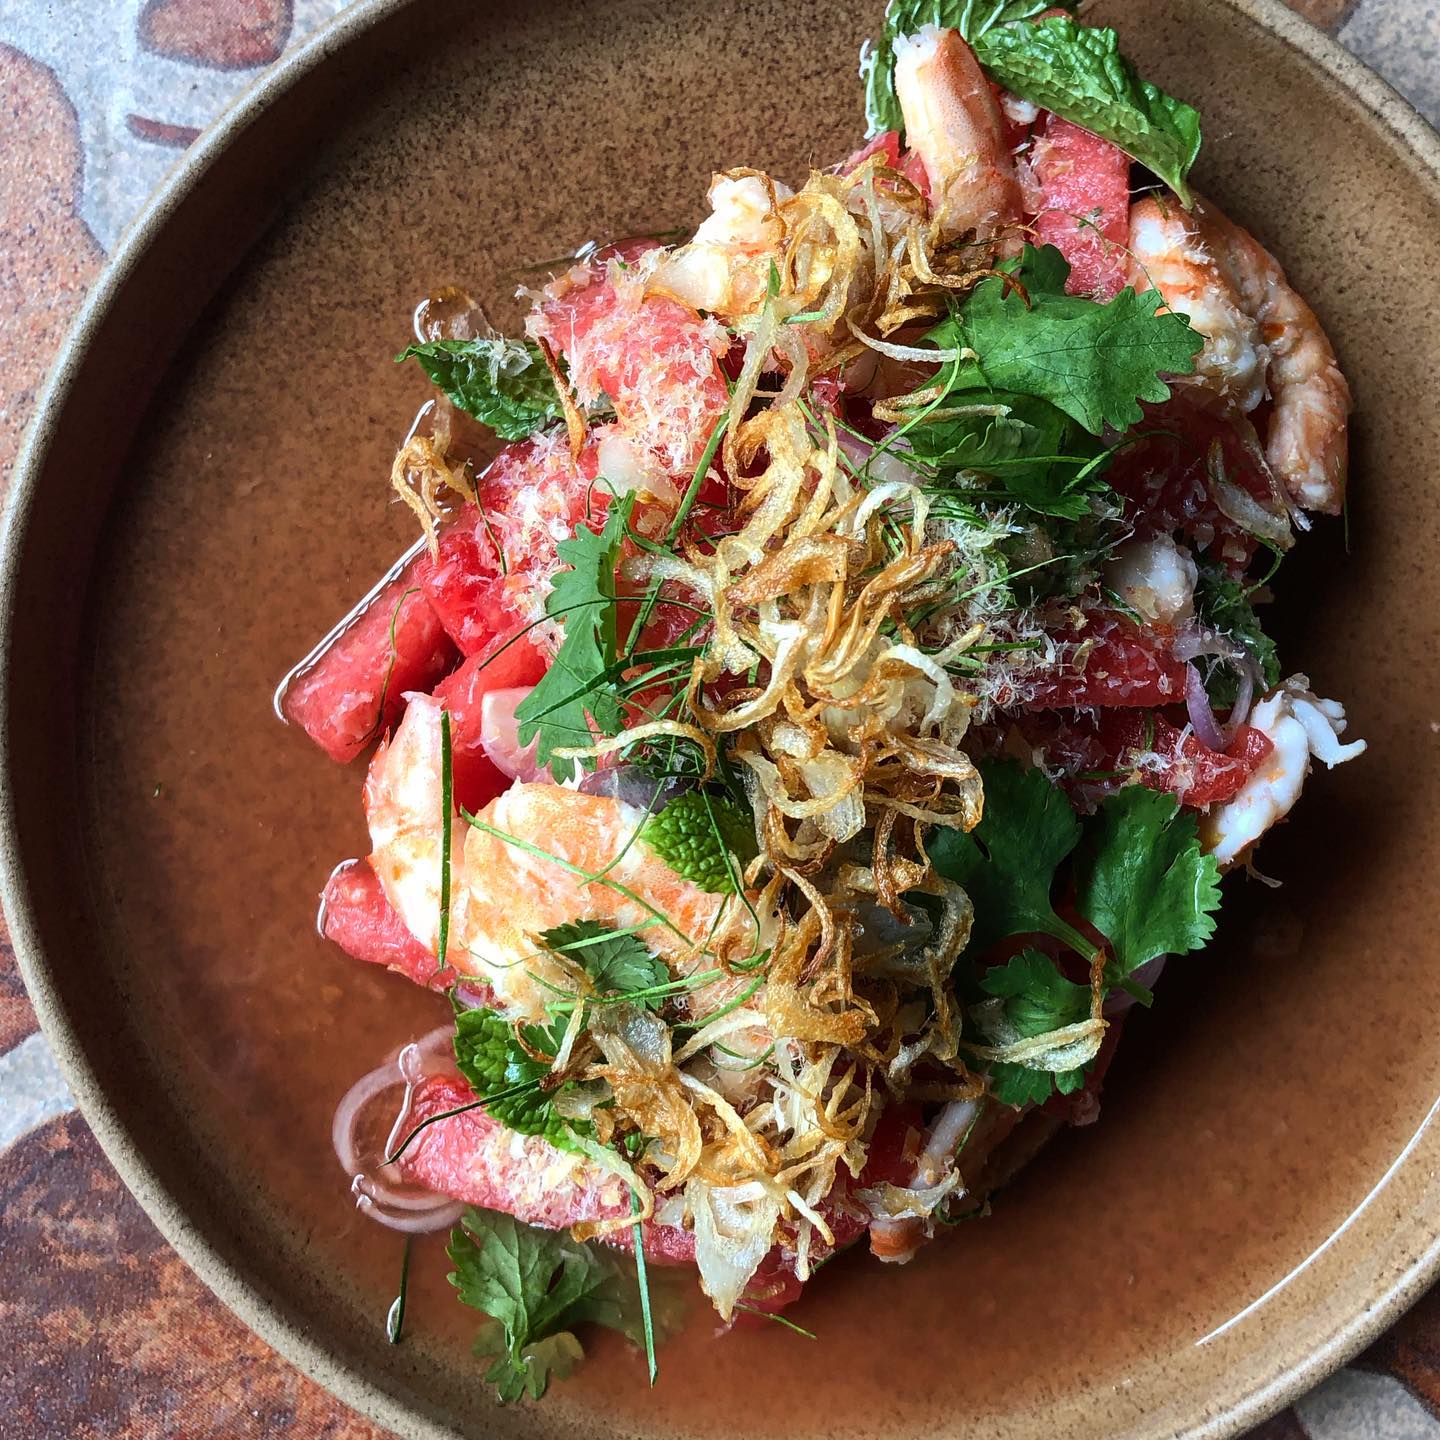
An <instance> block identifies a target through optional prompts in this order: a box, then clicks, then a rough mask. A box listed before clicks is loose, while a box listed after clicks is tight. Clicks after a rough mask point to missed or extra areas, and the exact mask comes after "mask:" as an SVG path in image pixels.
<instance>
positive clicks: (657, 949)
mask: <svg viewBox="0 0 1440 1440" xmlns="http://www.w3.org/2000/svg"><path fill="white" fill-rule="evenodd" d="M478 818H479V819H480V820H481V821H482V822H483V823H484V825H485V826H487V827H489V828H488V829H480V828H476V829H471V830H470V833H469V835H468V836H467V837H466V840H465V857H464V866H463V872H462V875H461V877H460V884H459V886H458V891H459V895H458V899H457V913H456V919H457V922H458V923H457V931H458V933H459V935H460V937H461V943H462V946H463V947H464V948H465V950H466V951H467V955H466V957H465V958H464V959H463V960H461V959H460V957H458V956H457V963H460V964H461V965H462V967H463V968H465V969H466V970H468V971H469V972H470V973H473V974H476V975H480V976H482V977H483V978H484V979H486V980H487V981H489V983H490V984H491V985H492V986H493V987H494V990H495V993H496V995H497V996H498V997H499V1000H500V1003H501V1005H502V1006H504V1007H506V1008H508V1009H510V1010H513V1011H517V1012H523V1013H525V1014H529V1015H533V1016H535V1017H537V1018H538V1017H540V1016H543V1014H544V1008H545V1003H546V1001H547V1000H550V999H553V998H554V995H555V992H556V988H557V987H558V988H560V989H562V990H569V989H573V988H574V987H573V983H572V982H571V981H570V980H568V979H567V977H566V976H565V974H564V972H563V970H562V969H561V968H560V966H559V964H558V962H556V960H555V958H554V957H553V956H549V955H543V956H537V955H536V944H535V938H534V937H535V936H536V935H538V934H540V933H541V932H542V931H545V930H550V929H553V928H554V927H555V926H557V925H565V924H568V923H569V922H571V921H574V920H599V921H603V922H604V923H605V924H606V925H609V926H612V927H614V928H615V929H622V930H628V929H636V930H638V931H639V932H640V935H641V938H642V939H643V941H644V943H645V945H646V947H647V948H648V949H650V950H651V951H653V952H654V953H655V954H656V955H658V956H659V957H660V958H661V959H662V960H665V961H667V962H668V963H669V964H670V966H671V968H672V970H686V969H692V968H695V966H694V965H693V964H692V963H691V962H692V961H694V960H696V959H698V957H699V952H700V950H701V949H702V947H703V946H704V945H705V943H706V941H707V938H708V937H709V936H710V934H711V932H712V930H713V929H714V927H715V924H716V919H717V916H718V914H719V911H720V909H721V905H722V903H723V898H724V897H721V896H719V895H712V894H708V893H707V892H706V891H704V890H701V889H700V888H699V886H697V885H694V884H692V883H691V882H690V881H688V880H685V879H682V878H681V877H680V876H679V875H677V874H676V873H675V871H674V870H672V869H671V868H670V866H669V865H667V864H666V863H665V862H664V861H663V860H662V859H660V857H659V856H658V855H657V854H656V853H655V852H654V851H653V850H651V848H650V847H649V845H647V844H646V843H645V842H644V841H643V840H638V839H635V840H632V837H633V836H634V834H635V832H636V831H637V830H638V829H639V828H640V826H641V825H642V824H643V823H644V820H645V813H644V811H642V810H639V809H637V808H636V807H635V806H633V805H627V804H625V803H624V802H622V801H619V800H613V799H611V798H609V797H608V796H604V795H585V794H582V793H580V792H579V791H575V790H569V789H565V788H563V787H561V786H557V785H513V786H511V788H510V789H509V790H507V791H506V792H505V793H504V794H503V795H501V796H500V797H499V798H498V799H496V800H493V801H491V803H490V804H489V805H487V806H486V807H485V809H484V810H483V811H482V812H481V813H480V816H479V817H478ZM492 830H493V831H499V832H501V833H502V834H504V835H506V836H510V837H512V838H511V839H502V838H500V836H499V835H496V834H493V833H491V831H492ZM517 841H518V842H519V843H516V842H517ZM539 852H544V853H539ZM551 857H553V858H551ZM617 857H618V860H617ZM600 872H604V874H603V878H601V879H598V880H591V879H589V878H588V877H589V876H591V875H597V874H599V873H600ZM732 908H733V907H732ZM546 981H548V982H549V984H548V986H547V984H546V983H545V982H546Z"/></svg>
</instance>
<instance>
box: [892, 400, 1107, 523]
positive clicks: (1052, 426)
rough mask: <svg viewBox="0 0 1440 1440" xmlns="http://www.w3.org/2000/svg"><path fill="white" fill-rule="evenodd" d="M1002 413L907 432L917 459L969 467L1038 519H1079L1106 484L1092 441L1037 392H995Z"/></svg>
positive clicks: (937, 422)
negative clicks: (1047, 516) (1033, 512)
mask: <svg viewBox="0 0 1440 1440" xmlns="http://www.w3.org/2000/svg"><path fill="white" fill-rule="evenodd" d="M987 399H988V400H989V401H990V402H991V403H993V404H996V405H1004V406H1005V407H1006V411H1007V413H1006V414H1004V415H955V416H948V417H946V418H943V419H940V420H927V421H925V422H923V423H921V424H918V425H916V426H914V427H913V428H912V429H911V430H910V432H909V435H908V438H909V441H910V446H911V449H912V450H913V451H914V453H915V454H916V456H918V457H919V458H920V459H921V460H924V461H926V462H927V463H928V464H930V465H933V466H934V467H935V468H936V469H937V470H939V471H947V470H948V471H954V470H966V471H970V472H973V473H975V474H977V475H986V476H990V477H992V478H993V479H995V480H997V481H999V483H1000V484H1001V485H1002V486H1003V487H1004V488H1005V489H1006V490H1008V491H1009V492H1010V494H1011V495H1013V496H1014V497H1015V499H1016V500H1018V501H1020V503H1021V504H1023V505H1025V506H1026V507H1027V508H1028V509H1030V510H1034V511H1036V512H1037V513H1039V514H1041V515H1053V516H1057V517H1059V518H1062V519H1068V520H1078V519H1080V518H1082V517H1083V516H1085V515H1086V514H1088V513H1089V511H1090V503H1089V497H1090V495H1092V494H1093V493H1095V492H1097V491H1103V490H1105V489H1106V488H1107V487H1106V485H1105V483H1104V481H1103V480H1102V479H1101V477H1100V467H1099V466H1098V465H1096V463H1095V461H1096V459H1097V457H1099V456H1100V455H1102V454H1103V453H1104V452H1103V448H1102V446H1101V445H1100V443H1099V442H1098V441H1097V440H1096V439H1095V437H1094V436H1092V435H1090V434H1088V433H1087V432H1086V431H1085V430H1084V429H1083V428H1082V427H1081V426H1079V425H1076V424H1075V422H1074V421H1073V420H1071V419H1070V417H1069V416H1068V415H1066V414H1064V413H1063V412H1062V411H1060V410H1057V409H1056V408H1055V406H1053V405H1051V404H1050V403H1049V402H1048V401H1045V400H1037V399H1036V398H1035V397H1034V396H1033V395H1015V394H1010V393H1008V392H1006V393H997V394H995V395H993V396H989V397H987Z"/></svg>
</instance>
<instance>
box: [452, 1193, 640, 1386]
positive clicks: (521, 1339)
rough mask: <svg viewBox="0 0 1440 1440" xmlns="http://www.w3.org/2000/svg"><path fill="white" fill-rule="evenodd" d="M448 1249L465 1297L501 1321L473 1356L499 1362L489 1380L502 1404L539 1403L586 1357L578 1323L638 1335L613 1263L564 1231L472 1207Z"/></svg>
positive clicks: (488, 1372) (484, 1333) (454, 1281)
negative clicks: (553, 1379)
mask: <svg viewBox="0 0 1440 1440" xmlns="http://www.w3.org/2000/svg"><path fill="white" fill-rule="evenodd" d="M447 1253H448V1254H449V1256H450V1262H451V1264H453V1265H454V1267H455V1269H454V1271H453V1272H452V1273H451V1275H450V1283H451V1284H452V1285H453V1286H454V1287H455V1288H456V1290H458V1291H459V1293H460V1299H461V1300H462V1301H464V1303H465V1304H466V1305H469V1306H470V1307H471V1308H472V1309H475V1310H479V1311H481V1312H483V1313H484V1314H486V1315H489V1316H490V1317H491V1318H492V1319H493V1320H494V1321H495V1322H496V1324H495V1325H492V1326H487V1327H486V1328H485V1329H484V1330H482V1331H481V1333H480V1338H479V1340H478V1341H477V1342H476V1345H475V1353H476V1354H477V1355H479V1356H481V1357H482V1358H490V1359H493V1362H494V1363H493V1364H492V1365H491V1366H490V1367H489V1369H487V1370H486V1372H485V1377H484V1378H485V1381H486V1383H487V1384H490V1385H493V1386H494V1387H495V1391H496V1396H497V1398H498V1399H499V1400H500V1401H501V1403H502V1404H511V1403H513V1402H515V1401H517V1400H522V1399H524V1398H525V1397H526V1396H527V1395H528V1396H529V1397H530V1398H531V1399H533V1400H538V1399H539V1398H540V1397H541V1396H542V1395H544V1393H545V1391H546V1389H547V1387H548V1386H549V1384H550V1380H551V1377H552V1376H555V1375H560V1376H564V1375H568V1374H569V1373H570V1371H571V1370H572V1369H573V1368H574V1366H575V1364H576V1362H577V1361H579V1360H580V1359H581V1358H582V1357H583V1355H584V1350H583V1348H582V1346H581V1344H580V1342H579V1340H578V1339H576V1337H575V1334H574V1330H575V1327H576V1326H577V1325H584V1324H592V1325H604V1326H606V1327H607V1328H609V1329H612V1330H619V1331H621V1333H623V1334H627V1335H628V1334H630V1333H631V1332H632V1329H633V1322H632V1321H631V1319H630V1318H629V1314H628V1309H629V1307H628V1305H627V1295H626V1290H625V1286H624V1284H623V1282H622V1280H621V1276H620V1272H619V1270H618V1268H617V1266H616V1265H615V1262H614V1261H613V1260H611V1259H610V1257H609V1256H606V1255H603V1254H601V1253H600V1252H599V1251H596V1250H592V1249H590V1248H589V1247H587V1246H585V1245H581V1244H580V1243H578V1242H577V1241H575V1240H572V1239H571V1238H570V1236H569V1235H568V1234H566V1233H565V1232H564V1231H554V1230H536V1229H532V1228H531V1227H530V1226H528V1225H522V1224H520V1223H519V1222H518V1221H516V1220H515V1219H513V1218H512V1217H511V1216H509V1215H501V1214H497V1213H495V1212H493V1211H488V1210H475V1209H467V1210H466V1211H465V1213H464V1215H462V1216H461V1221H460V1225H459V1226H458V1227H457V1228H456V1229H455V1230H454V1231H452V1232H451V1236H450V1245H449V1248H448V1252H447Z"/></svg>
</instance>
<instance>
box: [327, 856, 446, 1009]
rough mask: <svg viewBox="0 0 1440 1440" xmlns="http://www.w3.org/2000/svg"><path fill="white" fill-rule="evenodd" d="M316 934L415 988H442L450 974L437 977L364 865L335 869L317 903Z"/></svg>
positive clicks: (349, 862) (430, 957) (356, 862)
mask: <svg viewBox="0 0 1440 1440" xmlns="http://www.w3.org/2000/svg"><path fill="white" fill-rule="evenodd" d="M320 931H321V934H323V935H324V936H325V938H326V939H327V940H333V941H334V942H335V943H336V944H337V945H338V946H339V947H340V948H341V949H342V950H343V951H345V953H346V954H347V955H351V956H353V957H354V958H355V959H356V960H363V961H364V962H365V963H366V964H367V965H385V966H387V967H388V968H389V969H391V970H394V971H395V972H396V973H397V974H400V975H404V976H405V977H406V978H407V979H409V980H413V981H414V982H415V983H416V984H417V985H428V986H430V987H431V988H432V989H435V990H444V989H447V988H448V987H449V986H450V985H451V984H453V983H454V980H455V972H454V971H453V970H451V971H447V972H446V973H445V974H443V975H442V974H441V973H440V969H439V966H438V965H436V963H435V957H434V956H433V955H432V954H431V953H430V952H429V951H428V950H427V949H426V948H425V947H424V946H423V945H422V944H421V943H420V942H419V941H418V940H417V939H416V938H415V937H414V936H413V935H412V934H411V933H410V932H409V930H407V929H406V928H405V922H404V921H403V920H402V919H401V918H400V916H399V915H398V914H397V913H396V912H395V909H394V907H393V906H392V905H391V904H390V901H389V900H388V899H386V897H385V891H384V890H383V889H382V888H381V885H380V877H379V876H378V875H376V873H375V872H374V871H373V870H372V869H371V868H370V865H369V863H368V862H367V861H364V860H347V861H346V862H345V863H344V864H343V865H339V866H337V867H336V869H335V871H334V873H333V874H332V875H331V876H330V879H329V880H328V881H327V882H326V884H325V891H324V893H323V895H322V896H321V899H320Z"/></svg>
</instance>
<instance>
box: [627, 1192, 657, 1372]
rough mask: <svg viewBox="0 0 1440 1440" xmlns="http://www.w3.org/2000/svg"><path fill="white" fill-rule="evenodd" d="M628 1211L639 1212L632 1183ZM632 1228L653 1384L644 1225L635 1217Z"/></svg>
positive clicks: (647, 1362) (652, 1331)
mask: <svg viewBox="0 0 1440 1440" xmlns="http://www.w3.org/2000/svg"><path fill="white" fill-rule="evenodd" d="M630 1213H631V1214H632V1215H634V1216H637V1217H638V1216H639V1214H640V1192H639V1191H638V1190H637V1189H635V1187H634V1186H633V1185H632V1186H631V1187H630ZM633 1228H634V1230H635V1282H636V1284H637V1285H638V1286H639V1287H640V1321H641V1324H642V1325H643V1326H644V1329H645V1365H646V1368H647V1369H648V1370H649V1372H650V1384H651V1385H652V1386H653V1385H654V1384H655V1377H656V1376H657V1375H658V1374H659V1373H660V1370H659V1366H657V1365H656V1363H655V1320H654V1317H653V1315H652V1314H651V1313H650V1275H649V1272H648V1271H647V1270H646V1268H645V1226H644V1223H643V1222H642V1221H641V1220H639V1219H638V1218H637V1219H636V1221H635V1225H634V1227H633Z"/></svg>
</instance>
